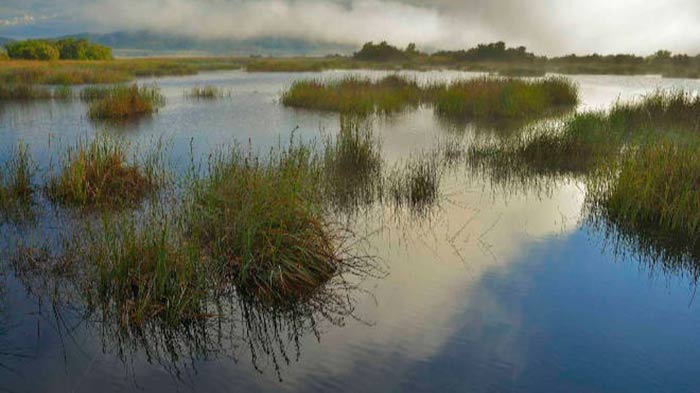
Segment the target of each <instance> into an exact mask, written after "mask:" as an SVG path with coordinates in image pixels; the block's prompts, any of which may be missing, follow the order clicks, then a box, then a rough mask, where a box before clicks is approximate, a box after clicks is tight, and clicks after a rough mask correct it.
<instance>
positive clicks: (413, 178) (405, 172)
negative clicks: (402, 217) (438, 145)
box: [387, 153, 442, 211]
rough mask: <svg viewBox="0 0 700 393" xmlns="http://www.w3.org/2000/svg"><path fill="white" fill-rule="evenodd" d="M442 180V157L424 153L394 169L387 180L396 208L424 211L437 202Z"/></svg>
mask: <svg viewBox="0 0 700 393" xmlns="http://www.w3.org/2000/svg"><path fill="white" fill-rule="evenodd" d="M441 179H442V160H441V159H440V157H439V156H437V155H436V154H431V153H423V154H420V155H418V156H417V157H415V158H413V159H411V160H409V161H408V162H407V163H406V164H405V165H403V166H399V167H396V168H394V170H393V171H392V172H391V173H390V175H389V177H388V179H387V183H388V186H387V187H388V192H389V195H390V196H391V198H392V199H393V201H394V203H395V204H396V206H404V205H405V206H408V207H410V208H411V209H414V210H419V211H422V210H425V209H426V208H427V207H429V206H432V205H433V204H435V202H436V201H437V199H438V197H439V191H440V182H441Z"/></svg>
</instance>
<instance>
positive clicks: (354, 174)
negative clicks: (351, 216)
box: [323, 116, 384, 210]
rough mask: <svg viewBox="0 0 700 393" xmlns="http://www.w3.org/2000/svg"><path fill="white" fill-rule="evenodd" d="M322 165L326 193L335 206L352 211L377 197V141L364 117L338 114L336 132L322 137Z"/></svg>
mask: <svg viewBox="0 0 700 393" xmlns="http://www.w3.org/2000/svg"><path fill="white" fill-rule="evenodd" d="M323 166H324V174H325V181H324V184H325V185H326V187H327V188H328V191H327V192H328V194H329V196H330V199H331V200H332V201H333V202H335V203H336V205H338V206H339V207H345V208H349V209H351V210H353V209H355V208H356V207H357V206H358V205H359V204H371V203H373V202H374V201H376V200H377V199H381V196H382V176H383V173H382V172H383V169H384V159H383V158H382V153H381V142H380V140H379V139H378V138H377V137H376V136H375V135H374V133H373V132H372V125H371V124H370V123H369V122H368V121H367V120H364V119H360V118H357V117H354V116H341V119H340V131H339V132H338V134H337V135H336V136H335V138H330V137H329V138H327V139H326V140H325V143H324V154H323Z"/></svg>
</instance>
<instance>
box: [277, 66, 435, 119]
mask: <svg viewBox="0 0 700 393" xmlns="http://www.w3.org/2000/svg"><path fill="white" fill-rule="evenodd" d="M421 98H422V89H421V88H420V87H419V86H418V84H417V83H416V82H415V81H412V80H408V79H405V78H402V77H399V76H395V75H390V76H387V77H384V78H382V79H380V80H378V81H372V80H370V79H365V78H360V77H355V76H349V77H346V78H343V79H341V80H338V81H323V80H301V81H296V82H294V83H293V84H292V86H291V88H290V89H289V90H287V91H286V92H284V93H283V94H282V98H281V102H282V104H283V105H285V106H289V107H294V108H305V109H317V110H324V111H335V112H341V113H348V114H368V113H372V112H374V111H378V112H383V113H391V112H397V111H400V110H403V109H405V108H407V107H412V106H413V107H415V106H417V105H418V104H419V103H420V102H421Z"/></svg>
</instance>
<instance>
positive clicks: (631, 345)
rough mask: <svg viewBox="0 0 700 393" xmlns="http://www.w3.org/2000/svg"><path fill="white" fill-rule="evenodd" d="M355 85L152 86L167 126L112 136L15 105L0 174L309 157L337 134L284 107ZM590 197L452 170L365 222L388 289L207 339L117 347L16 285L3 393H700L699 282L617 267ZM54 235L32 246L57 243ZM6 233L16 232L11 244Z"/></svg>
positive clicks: (7, 110) (424, 140)
mask: <svg viewBox="0 0 700 393" xmlns="http://www.w3.org/2000/svg"><path fill="white" fill-rule="evenodd" d="M344 74H346V72H326V73H323V74H255V73H250V74H249V73H244V72H221V73H206V74H200V75H197V76H192V77H182V78H166V79H159V80H157V83H158V84H159V85H160V87H161V88H162V89H163V91H164V93H165V94H166V96H167V105H166V106H165V108H163V109H162V110H161V111H160V112H159V113H157V114H155V115H154V116H152V117H151V118H149V119H144V120H142V121H139V122H137V123H132V124H128V125H121V126H118V127H117V126H109V125H104V124H95V123H92V122H91V121H89V120H87V119H86V117H85V113H86V107H85V105H84V104H83V103H81V102H80V101H77V100H76V101H72V102H31V103H5V104H3V105H2V106H0V147H1V149H2V153H0V154H4V153H5V152H6V151H7V149H9V148H10V147H11V146H14V145H15V144H16V143H17V142H18V141H19V140H23V141H25V142H27V143H29V144H30V146H31V149H32V151H33V153H34V155H35V157H36V159H37V161H38V162H39V164H40V165H41V166H42V168H47V167H49V166H50V165H51V163H52V162H55V160H56V151H57V150H59V149H58V148H57V146H62V145H66V144H70V143H72V142H73V141H75V139H76V138H78V137H81V136H86V135H91V134H93V133H95V132H108V133H113V134H118V135H122V136H123V137H124V138H126V139H128V140H131V141H134V142H135V143H137V144H140V145H148V144H152V143H154V142H155V141H157V140H158V139H159V138H161V139H164V140H166V141H168V142H169V145H170V148H169V149H168V153H169V154H170V157H171V160H172V161H173V165H174V166H175V167H176V168H179V169H181V170H184V168H186V167H187V166H188V165H189V162H190V159H189V157H190V149H192V151H193V152H194V155H195V157H196V158H197V159H202V158H206V156H207V154H208V153H209V152H211V151H212V150H213V149H215V148H217V147H220V146H222V145H226V144H230V143H234V142H239V143H245V144H247V143H250V144H251V145H252V146H254V148H256V149H257V148H259V149H261V150H263V149H266V148H268V147H270V146H275V145H277V144H280V143H281V144H284V143H287V141H288V140H289V135H290V132H292V130H294V133H295V134H296V135H298V136H300V137H302V138H304V139H307V140H310V139H314V138H319V137H320V136H321V135H332V134H333V133H335V132H336V131H337V130H338V128H339V121H338V116H337V115H333V114H320V113H315V112H308V111H297V110H292V109H287V108H284V107H282V106H281V105H280V104H279V103H278V102H277V100H278V98H279V95H280V93H281V92H282V91H283V90H284V89H285V88H286V87H288V86H289V85H290V84H291V82H292V81H293V80H296V79H299V78H310V77H318V76H321V77H323V78H336V77H340V76H342V75H344ZM365 74H367V75H370V76H381V75H382V73H378V72H366V73H365ZM412 75H415V76H416V78H418V79H420V80H433V79H453V78H456V77H464V76H473V75H475V74H464V73H457V72H428V73H418V74H412ZM573 79H574V80H576V82H578V83H579V86H580V90H581V93H582V96H583V97H582V98H583V103H582V105H581V106H580V108H579V110H593V109H605V108H607V107H609V106H610V105H611V104H612V103H614V102H615V101H616V100H627V99H633V98H636V97H638V96H639V95H640V94H644V93H646V92H650V91H653V90H656V89H676V88H685V89H688V90H692V91H697V90H698V88H700V84H699V83H698V82H696V81H691V80H681V79H678V80H676V79H661V78H658V77H617V76H579V77H574V78H573ZM142 82H143V83H150V82H152V81H149V80H143V81H142ZM196 84H214V85H217V86H221V87H224V88H228V89H230V90H231V97H230V98H227V99H222V100H217V101H198V100H191V99H187V98H185V97H184V96H183V91H184V90H185V89H186V88H188V87H191V86H193V85H196ZM374 126H375V131H376V132H377V133H378V134H379V136H380V137H381V140H382V149H383V153H384V156H385V157H386V159H387V160H388V161H389V162H398V161H401V160H405V159H408V158H409V157H411V156H412V155H416V154H418V153H419V152H421V151H428V150H430V149H433V148H434V147H435V146H437V145H438V144H439V143H440V141H442V140H444V139H446V138H464V140H470V139H472V138H473V137H475V136H478V135H483V134H488V133H489V132H493V130H483V129H481V128H480V127H475V126H473V125H460V126H456V125H449V124H445V123H444V122H440V121H438V120H437V119H436V118H435V117H434V116H433V114H432V110H431V109H430V108H419V109H418V110H416V111H412V112H409V113H406V114H402V115H398V116H394V117H391V118H387V119H375V122H374ZM584 197H585V186H584V185H583V184H580V183H579V182H576V181H573V180H566V179H561V180H556V181H552V182H550V183H549V184H547V185H546V187H544V188H541V187H540V188H534V187H532V188H528V187H519V188H518V189H503V188H492V187H491V183H490V181H489V179H486V178H484V177H483V176H479V175H477V174H474V173H470V171H469V170H467V169H466V168H462V167H460V166H458V167H454V168H451V169H450V170H448V171H447V172H446V175H445V178H444V181H443V182H442V185H441V198H440V202H439V204H438V205H437V206H435V207H434V208H433V209H432V210H431V211H430V212H429V213H427V214H420V215H419V214H415V213H412V212H409V211H396V210H394V209H393V208H390V207H386V206H384V207H382V206H374V207H371V208H369V209H368V210H367V211H364V212H363V213H362V214H358V218H357V222H356V223H355V226H356V228H357V230H358V233H362V234H364V235H363V236H362V237H363V239H364V240H365V241H364V242H363V246H362V248H363V250H365V252H367V253H369V254H371V255H373V256H374V257H375V258H376V260H377V261H380V264H381V266H382V273H383V274H374V275H371V276H367V277H362V280H359V282H358V285H357V287H353V288H352V289H348V288H339V289H338V291H341V293H339V295H340V296H339V297H338V298H339V299H342V300H337V302H334V303H333V304H327V305H317V307H316V308H314V310H315V311H312V312H309V313H302V314H299V315H269V314H266V313H263V312H257V311H255V310H250V309H247V308H246V306H245V305H243V304H241V303H237V302H236V301H235V300H234V301H232V303H231V305H230V309H228V310H227V312H228V313H229V314H230V318H228V319H227V320H226V321H225V322H224V323H223V324H222V325H220V326H217V327H213V326H212V327H209V328H207V329H206V332H204V333H201V332H200V333H196V332H195V333H193V332H190V333H189V334H182V335H177V334H173V333H172V332H162V331H155V332H151V333H150V334H149V335H148V336H147V338H144V339H142V340H129V339H120V338H119V337H118V336H116V335H115V334H114V333H113V330H111V327H110V326H105V324H104V323H101V322H100V321H97V320H93V319H90V318H88V319H85V318H82V317H81V313H80V309H81V305H79V304H73V303H71V302H70V301H68V302H61V301H56V299H55V298H52V297H51V296H46V293H37V292H38V291H35V290H33V289H34V288H35V287H34V286H33V285H27V282H25V281H23V280H20V279H18V278H17V277H16V275H15V273H14V271H13V269H11V268H10V267H9V266H4V271H5V274H4V277H3V278H2V280H3V288H4V289H3V290H2V291H1V292H0V391H9V392H48V391H51V392H94V391H96V390H98V389H99V391H101V392H112V391H114V392H121V391H155V392H172V391H202V392H228V391H278V390H281V391H305V392H306V391H348V392H350V391H353V392H354V391H376V392H387V391H397V392H404V391H455V392H697V391H700V373H697V368H698V366H697V365H698V364H700V333H699V332H700V308H699V307H700V305H698V304H697V301H696V300H695V292H696V287H695V280H694V279H693V278H692V276H691V275H690V274H687V273H686V272H684V271H682V270H680V271H664V270H662V269H660V268H657V267H656V266H657V265H656V264H655V263H654V262H653V261H651V260H649V259H648V258H645V257H644V256H641V255H639V254H637V253H635V252H634V250H632V252H626V253H625V252H620V250H621V249H620V248H619V247H618V246H619V245H618V244H615V242H614V241H611V240H609V239H608V240H606V237H605V234H604V233H602V232H601V231H600V230H597V229H595V228H592V227H590V226H588V225H586V224H585V223H584V222H583V220H582V208H583V202H584ZM47 215H48V217H45V218H44V219H43V222H42V223H40V226H42V225H43V226H44V230H49V231H51V230H53V231H60V230H61V228H60V226H59V227H53V226H52V225H53V224H51V223H53V222H54V220H55V217H52V216H51V214H47ZM46 228H48V229H46ZM0 231H2V232H4V233H6V234H9V233H16V232H17V231H22V229H17V228H15V227H13V226H12V225H9V224H4V225H0ZM27 236H30V235H27ZM3 244H6V243H3ZM622 250H623V251H624V248H623V249H622ZM3 265H7V263H3ZM33 284H37V283H33ZM37 285H38V284H37ZM173 336H175V338H174V339H173Z"/></svg>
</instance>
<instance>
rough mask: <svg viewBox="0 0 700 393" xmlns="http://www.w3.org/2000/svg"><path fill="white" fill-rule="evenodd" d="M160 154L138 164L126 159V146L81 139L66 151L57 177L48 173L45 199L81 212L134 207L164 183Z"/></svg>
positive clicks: (102, 138) (100, 139)
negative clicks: (82, 209)
mask: <svg viewBox="0 0 700 393" xmlns="http://www.w3.org/2000/svg"><path fill="white" fill-rule="evenodd" d="M159 149H160V148H159ZM160 153H161V152H160V151H155V152H153V153H151V154H150V155H149V156H147V158H146V159H145V160H143V161H144V162H143V163H140V162H139V160H138V159H137V158H136V157H135V156H134V157H133V158H132V159H131V160H130V159H129V158H128V154H129V153H128V146H127V145H126V144H125V143H123V142H121V141H119V140H117V139H114V138H110V137H107V136H98V137H95V138H94V139H93V140H92V141H90V142H87V141H85V140H83V139H81V140H79V141H78V142H77V143H76V145H75V146H72V147H70V148H68V149H67V150H66V152H65V155H64V156H63V157H62V159H61V162H60V171H59V173H57V174H56V173H53V170H52V171H51V174H50V178H49V183H48V186H47V195H48V197H49V199H51V200H52V201H54V202H58V203H60V204H64V205H69V206H76V207H81V208H100V209H103V208H111V207H123V206H130V205H134V204H136V203H137V202H139V201H141V200H142V199H143V198H145V197H146V196H148V195H151V194H152V193H153V192H154V191H155V190H157V189H158V188H159V187H160V186H161V185H162V184H163V182H164V181H165V173H164V169H163V167H162V165H161V161H160Z"/></svg>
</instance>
